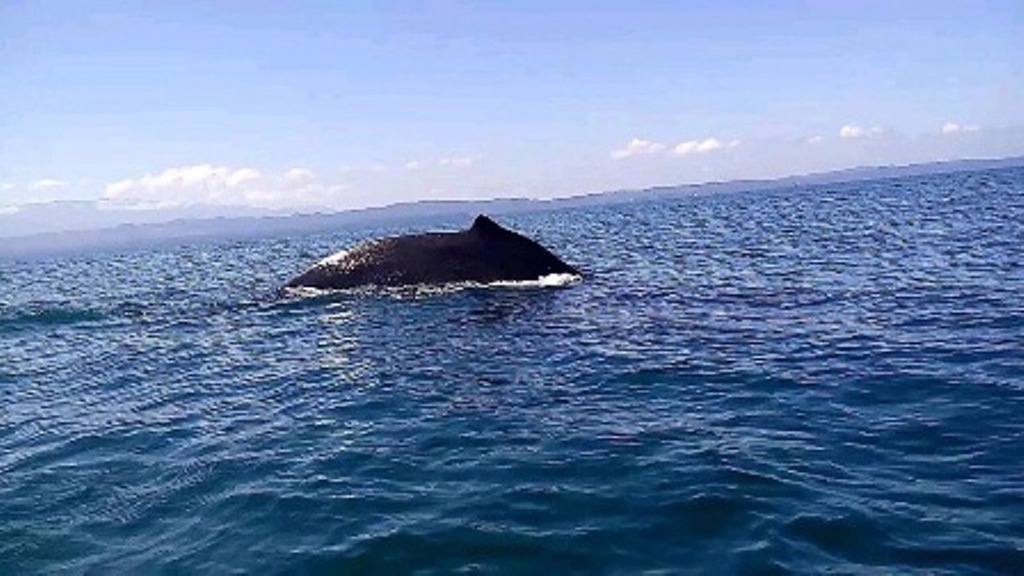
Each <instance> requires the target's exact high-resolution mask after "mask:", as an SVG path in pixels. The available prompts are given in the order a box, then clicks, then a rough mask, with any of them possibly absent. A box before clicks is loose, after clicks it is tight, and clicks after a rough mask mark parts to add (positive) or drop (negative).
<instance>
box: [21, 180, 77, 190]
mask: <svg viewBox="0 0 1024 576" xmlns="http://www.w3.org/2000/svg"><path fill="white" fill-rule="evenodd" d="M67 185H68V183H67V182H64V181H63V180H51V179H49V178H44V179H42V180H36V181H35V182H33V183H31V184H29V185H28V187H29V189H30V190H52V189H54V188H65V187H67Z"/></svg>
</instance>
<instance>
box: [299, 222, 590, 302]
mask: <svg viewBox="0 0 1024 576" xmlns="http://www.w3.org/2000/svg"><path fill="white" fill-rule="evenodd" d="M549 274H571V275H574V276H582V275H581V274H580V272H579V271H578V270H577V269H576V268H573V267H572V266H570V265H568V264H566V263H565V262H563V261H562V260H561V259H559V258H558V256H555V255H554V254H552V253H551V252H550V251H548V250H547V249H546V248H544V247H543V246H541V245H540V244H538V243H536V242H534V241H533V240H531V239H529V238H527V237H526V236H523V235H522V234H519V233H516V232H513V231H511V230H508V229H506V228H503V227H502V226H501V225H499V224H498V223H496V222H495V221H493V220H491V219H490V218H488V217H487V216H484V215H480V216H477V217H476V219H475V220H474V221H473V225H472V227H470V228H469V229H468V230H463V231H461V232H430V233H426V234H416V235H411V236H398V237H394V238H385V239H382V240H376V241H373V242H369V243H367V244H363V245H361V246H357V247H355V248H353V249H352V250H351V251H349V252H346V253H344V254H343V255H341V256H339V257H337V258H333V257H332V258H328V259H325V260H324V261H321V262H320V263H318V264H316V265H314V266H313V267H312V268H310V269H308V270H306V271H305V272H303V273H302V274H300V275H298V276H296V277H295V278H293V279H291V280H290V281H289V282H288V283H287V284H286V285H285V287H286V288H317V289H328V290H343V289H347V288H357V287H362V286H380V287H396V286H413V285H418V284H431V285H437V284H452V283H460V282H475V283H481V284H489V283H492V282H499V281H527V280H537V279H539V278H541V277H543V276H547V275H549Z"/></svg>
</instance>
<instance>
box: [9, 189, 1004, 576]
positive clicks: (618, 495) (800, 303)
mask: <svg viewBox="0 0 1024 576" xmlns="http://www.w3.org/2000/svg"><path fill="white" fill-rule="evenodd" d="M499 220H501V221H502V222H504V223H507V224H509V225H510V226H512V227H514V228H516V229H518V230H521V231H523V232H524V233H526V234H528V235H531V236H533V237H535V238H537V239H539V240H540V241H541V242H542V243H543V244H545V245H547V246H549V247H550V248H552V249H553V250H554V251H555V252H556V253H559V254H560V255H562V256H563V257H564V258H565V259H566V260H567V261H569V262H571V263H573V264H577V265H579V267H580V268H581V269H583V270H584V273H585V274H586V279H585V280H584V281H583V282H582V283H580V284H577V285H574V286H570V287H565V288H535V289H517V288H510V287H501V288H486V289H485V288H466V289H461V290H436V291H424V290H419V291H417V290H409V291H392V292H387V293H374V292H364V293H349V294H338V295H328V296H318V297H313V298H281V297H279V296H278V295H277V294H276V290H275V289H276V288H277V286H280V285H281V284H282V283H283V282H284V281H285V280H287V278H288V277H289V275H291V274H294V273H296V272H298V271H300V270H302V269H303V268H304V267H305V266H307V265H309V264H311V263H312V262H315V261H316V260H318V259H319V258H322V257H323V256H324V255H327V254H330V253H333V252H335V251H337V250H338V249H340V248H343V247H345V246H347V245H349V244H350V243H351V242H353V241H357V240H360V239H364V238H370V237H377V236H380V235H387V234H393V233H399V232H405V231H409V230H415V229H417V228H416V227H415V226H411V225H410V226H406V227H399V226H397V225H392V226H386V225H379V226H377V227H370V226H367V227H365V228H362V229H351V230H345V231H338V232H337V233H336V234H329V235H314V236H306V237H275V238H263V239H257V240H249V241H244V242H242V241H222V242H204V243H197V244H190V245H187V246H179V247H173V248H162V249H152V250H138V251H123V252H109V253H102V254H95V255H91V256H87V257H86V256H75V257H65V258H48V259H35V260H22V261H6V262H0V574H25V573H60V574H63V573H73V574H74V573H97V574H100V573H140V572H142V573H151V572H172V573H177V572H181V573H210V574H222V573H229V572H255V573H305V574H320V573H368V574H398V573H409V572H418V573H451V572H467V573H522V572H528V571H537V570H540V571H542V572H540V573H587V574H590V573H626V574H633V573H641V572H664V573H707V572H726V573H809V574H810V573H821V572H825V571H833V572H839V573H871V574H874V573H879V572H881V573H902V574H912V573H920V574H1010V573H1018V574H1019V573H1021V571H1022V570H1024V297H1022V294H1024V249H1022V246H1024V170H1022V169H1008V170H993V171H985V172H974V173H957V174H951V175H938V176H925V177H911V178H900V179H889V180H879V181H871V182H858V183H850V184H841V185H827V186H812V187H790V188H785V189H780V190H775V191H771V192H758V193H743V194H728V195H718V196H695V197H688V198H681V199H675V200H661V201H657V202H646V203H632V204H623V205H612V206H603V207H596V208H578V209H561V210H552V211H546V212H537V213H531V214H519V215H514V216H507V217H500V216H499ZM439 224H440V225H442V226H443V227H448V228H458V227H462V226H464V225H465V222H462V221H456V220H454V219H453V220H450V221H445V222H440V223H439Z"/></svg>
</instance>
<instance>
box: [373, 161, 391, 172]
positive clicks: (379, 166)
mask: <svg viewBox="0 0 1024 576" xmlns="http://www.w3.org/2000/svg"><path fill="white" fill-rule="evenodd" d="M386 168H387V167H386V166H384V165H383V164H381V163H380V162H377V163H376V164H374V165H372V166H370V172H383V171H384V170H385V169H386Z"/></svg>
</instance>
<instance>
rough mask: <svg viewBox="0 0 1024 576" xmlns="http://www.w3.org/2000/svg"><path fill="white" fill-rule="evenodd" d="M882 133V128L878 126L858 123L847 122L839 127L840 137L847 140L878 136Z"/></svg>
mask: <svg viewBox="0 0 1024 576" xmlns="http://www.w3.org/2000/svg"><path fill="white" fill-rule="evenodd" d="M881 133H882V129H881V128H879V127H878V126H872V127H871V128H864V127H863V126H857V125H856V124H847V125H846V126H843V127H842V128H840V129H839V137H840V138H845V139H847V140H850V139H853V138H870V137H872V136H877V135H879V134H881Z"/></svg>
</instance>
